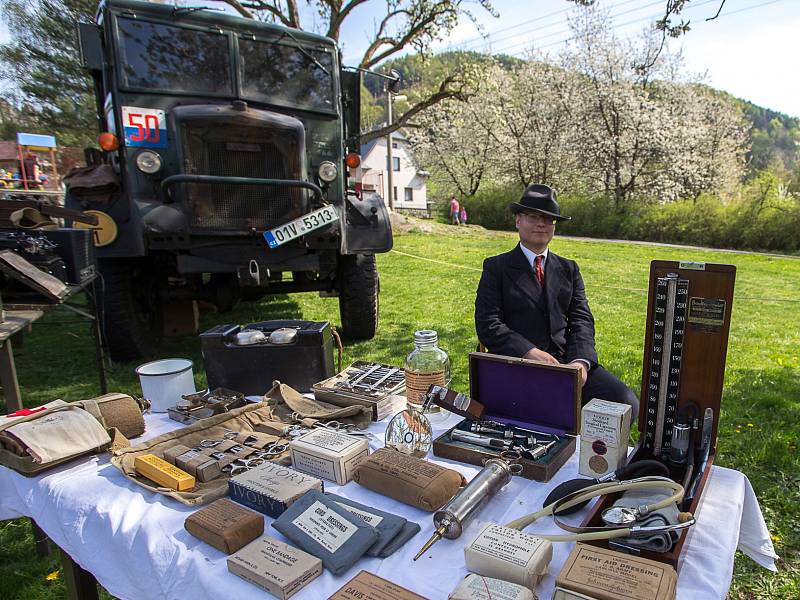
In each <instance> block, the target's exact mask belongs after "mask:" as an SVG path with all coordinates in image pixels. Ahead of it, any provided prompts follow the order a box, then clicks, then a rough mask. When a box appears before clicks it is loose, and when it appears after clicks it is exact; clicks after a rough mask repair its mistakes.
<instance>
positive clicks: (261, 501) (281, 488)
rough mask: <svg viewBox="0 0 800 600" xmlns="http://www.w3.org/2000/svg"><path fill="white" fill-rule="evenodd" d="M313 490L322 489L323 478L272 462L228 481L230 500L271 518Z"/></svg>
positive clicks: (320, 490)
mask: <svg viewBox="0 0 800 600" xmlns="http://www.w3.org/2000/svg"><path fill="white" fill-rule="evenodd" d="M310 490H317V491H319V492H322V491H323V484H322V480H320V479H318V478H316V477H314V476H312V475H308V474H307V473H300V472H299V471H295V470H294V469H292V468H291V467H284V466H283V465H279V464H276V463H273V462H269V461H267V462H265V463H263V464H261V465H259V466H257V467H255V468H253V469H250V470H249V471H245V472H244V473H242V474H241V475H236V476H234V477H231V478H230V479H229V480H228V492H229V494H230V497H231V500H235V501H236V502H238V503H239V504H244V505H245V506H249V507H250V508H252V509H253V510H257V511H258V512H262V513H264V514H265V515H269V516H270V517H278V516H280V515H281V513H282V512H283V511H285V510H286V509H287V508H289V506H291V505H292V503H293V502H294V501H295V500H297V499H298V498H299V497H300V496H302V495H303V494H305V493H306V492H308V491H310Z"/></svg>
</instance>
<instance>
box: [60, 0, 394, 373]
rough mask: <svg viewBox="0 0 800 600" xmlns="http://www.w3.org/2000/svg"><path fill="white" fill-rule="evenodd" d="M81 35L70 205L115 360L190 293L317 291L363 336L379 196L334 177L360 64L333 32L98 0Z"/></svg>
mask: <svg viewBox="0 0 800 600" xmlns="http://www.w3.org/2000/svg"><path fill="white" fill-rule="evenodd" d="M79 40H80V47H81V54H82V60H83V64H84V66H85V67H86V68H87V69H88V70H89V72H90V73H91V76H92V78H93V80H94V86H95V95H96V100H97V112H98V119H99V124H100V131H101V132H102V133H101V135H100V138H99V142H100V146H101V149H102V150H97V149H87V153H86V154H87V161H88V162H89V163H90V167H89V168H88V175H87V176H86V177H83V183H82V184H81V185H82V187H81V188H80V190H79V189H78V187H77V184H76V185H75V186H70V187H68V190H67V197H66V204H67V206H68V207H72V208H80V209H81V210H84V211H87V212H90V213H91V214H95V215H97V216H98V217H99V218H100V225H98V228H97V230H96V231H95V243H96V246H97V255H98V266H99V272H100V273H101V275H102V281H101V284H100V288H101V294H102V302H101V308H102V319H103V330H104V333H105V336H106V340H107V343H108V347H109V350H110V353H111V356H112V358H114V359H117V360H131V359H135V358H140V357H143V356H147V355H150V354H152V353H154V352H155V351H156V350H157V348H158V346H159V344H160V341H161V334H162V330H163V324H164V318H165V317H164V314H165V311H167V310H173V309H174V307H176V306H192V303H191V302H190V301H192V300H206V301H210V302H212V303H214V304H216V305H217V307H218V308H219V309H220V310H221V311H225V310H229V309H230V308H231V307H232V306H233V305H234V304H235V303H236V302H238V301H239V300H254V299H258V298H261V297H263V296H265V295H271V294H284V293H292V292H308V291H318V292H319V293H320V294H321V295H325V296H338V298H339V309H340V317H341V328H342V331H343V334H344V336H345V337H348V338H351V339H369V338H371V337H373V336H374V334H375V330H376V327H377V323H378V291H379V279H378V272H377V268H376V261H375V254H376V253H378V252H387V251H389V250H390V249H391V246H392V232H391V225H390V222H389V218H388V213H387V210H386V207H385V205H384V202H383V200H382V199H381V198H380V197H379V196H377V195H375V194H361V193H360V192H357V191H355V187H356V186H354V185H353V182H352V181H348V176H349V175H348V170H349V169H355V168H356V167H357V166H358V164H359V162H360V158H359V156H358V151H359V147H360V139H359V120H360V114H359V109H360V98H359V92H360V84H361V73H360V72H359V71H358V70H348V69H345V68H343V67H342V64H341V53H340V51H339V49H338V48H337V46H336V43H335V42H334V40H331V39H329V38H326V37H323V36H320V35H315V34H312V33H308V32H305V31H300V30H296V29H289V28H285V27H281V26H278V25H273V24H268V23H262V22H259V21H256V20H251V19H243V18H238V17H234V16H229V15H226V14H223V13H220V12H217V11H214V10H211V9H204V8H199V7H176V6H169V5H164V4H155V3H148V2H138V1H135V0H106V1H104V2H102V3H101V4H100V6H99V8H98V11H97V18H96V22H95V23H94V24H82V25H80V26H79ZM93 177H94V178H95V179H96V180H98V181H101V183H98V184H97V186H98V190H97V191H98V193H92V187H91V186H92V184H91V183H90V184H86V180H87V179H88V180H89V181H92V178H93ZM79 179H80V178H79ZM109 179H110V180H111V181H109ZM87 188H88V191H87ZM109 190H111V191H109ZM79 192H80V193H79ZM101 192H102V193H101ZM106 192H107V193H106ZM265 316H268V315H265Z"/></svg>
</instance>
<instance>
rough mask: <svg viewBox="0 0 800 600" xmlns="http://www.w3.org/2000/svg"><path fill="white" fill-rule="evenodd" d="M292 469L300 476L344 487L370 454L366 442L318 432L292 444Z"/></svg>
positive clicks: (336, 434) (326, 430)
mask: <svg viewBox="0 0 800 600" xmlns="http://www.w3.org/2000/svg"><path fill="white" fill-rule="evenodd" d="M289 451H290V454H291V456H292V466H293V467H294V468H295V469H297V470H298V471H300V472H301V473H308V474H309V475H314V476H315V477H321V478H322V479H328V480H330V481H333V482H335V483H338V484H339V485H344V484H345V483H347V482H348V481H350V480H351V479H352V478H353V473H354V472H355V470H356V467H357V466H358V464H359V463H360V462H361V461H362V460H363V459H364V458H366V457H367V455H368V454H369V442H367V440H366V439H364V438H360V437H355V436H352V435H347V434H344V433H339V432H338V431H331V430H329V429H324V428H319V429H314V430H312V431H309V432H308V433H306V434H304V435H301V436H300V437H299V438H297V439H296V440H292V441H291V442H289Z"/></svg>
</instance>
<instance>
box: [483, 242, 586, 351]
mask: <svg viewBox="0 0 800 600" xmlns="http://www.w3.org/2000/svg"><path fill="white" fill-rule="evenodd" d="M544 287H545V289H544V290H543V289H542V287H541V286H540V285H539V282H538V281H537V280H536V277H535V276H534V273H533V269H532V267H531V265H530V263H529V262H528V260H527V259H526V258H525V255H524V254H523V253H522V250H520V247H519V245H517V247H516V248H514V249H513V250H511V251H510V252H506V253H505V254H500V255H499V256H492V257H491V258H487V259H486V260H485V261H484V262H483V274H482V275H481V280H480V283H479V284H478V293H477V297H476V299H475V329H476V330H477V332H478V339H479V340H480V341H481V343H482V344H483V345H484V346H486V348H487V349H488V350H489V351H490V352H492V353H495V354H502V355H505V356H516V357H521V356H523V355H524V354H525V353H526V352H527V351H528V350H530V349H531V348H533V347H534V346H535V347H536V348H539V349H540V350H545V351H546V352H549V353H550V354H552V355H553V356H554V357H556V358H557V359H558V360H559V361H560V362H563V363H568V362H571V361H573V360H575V359H576V358H582V359H585V360H587V361H589V363H590V364H591V366H592V367H594V366H596V365H597V352H596V351H595V345H594V317H593V316H592V312H591V311H590V310H589V302H588V300H587V299H586V290H585V288H584V285H583V279H582V278H581V273H580V270H579V269H578V265H577V263H576V262H575V261H574V260H569V259H566V258H562V257H560V256H558V255H556V254H554V253H553V252H552V251H550V252H549V253H548V256H547V262H546V263H545V285H544Z"/></svg>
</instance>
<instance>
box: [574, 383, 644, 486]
mask: <svg viewBox="0 0 800 600" xmlns="http://www.w3.org/2000/svg"><path fill="white" fill-rule="evenodd" d="M630 432H631V407H630V406H629V405H628V404H620V403H618V402H608V401H607V400H600V399H599V398H592V400H591V401H590V402H589V403H588V404H586V406H584V407H583V409H582V410H581V454H580V463H579V467H578V472H579V473H580V474H581V475H586V476H587V477H602V476H603V475H606V474H607V473H610V472H611V471H616V470H617V469H618V468H619V467H621V466H623V465H624V464H625V463H626V460H627V456H628V436H629V435H630Z"/></svg>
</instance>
